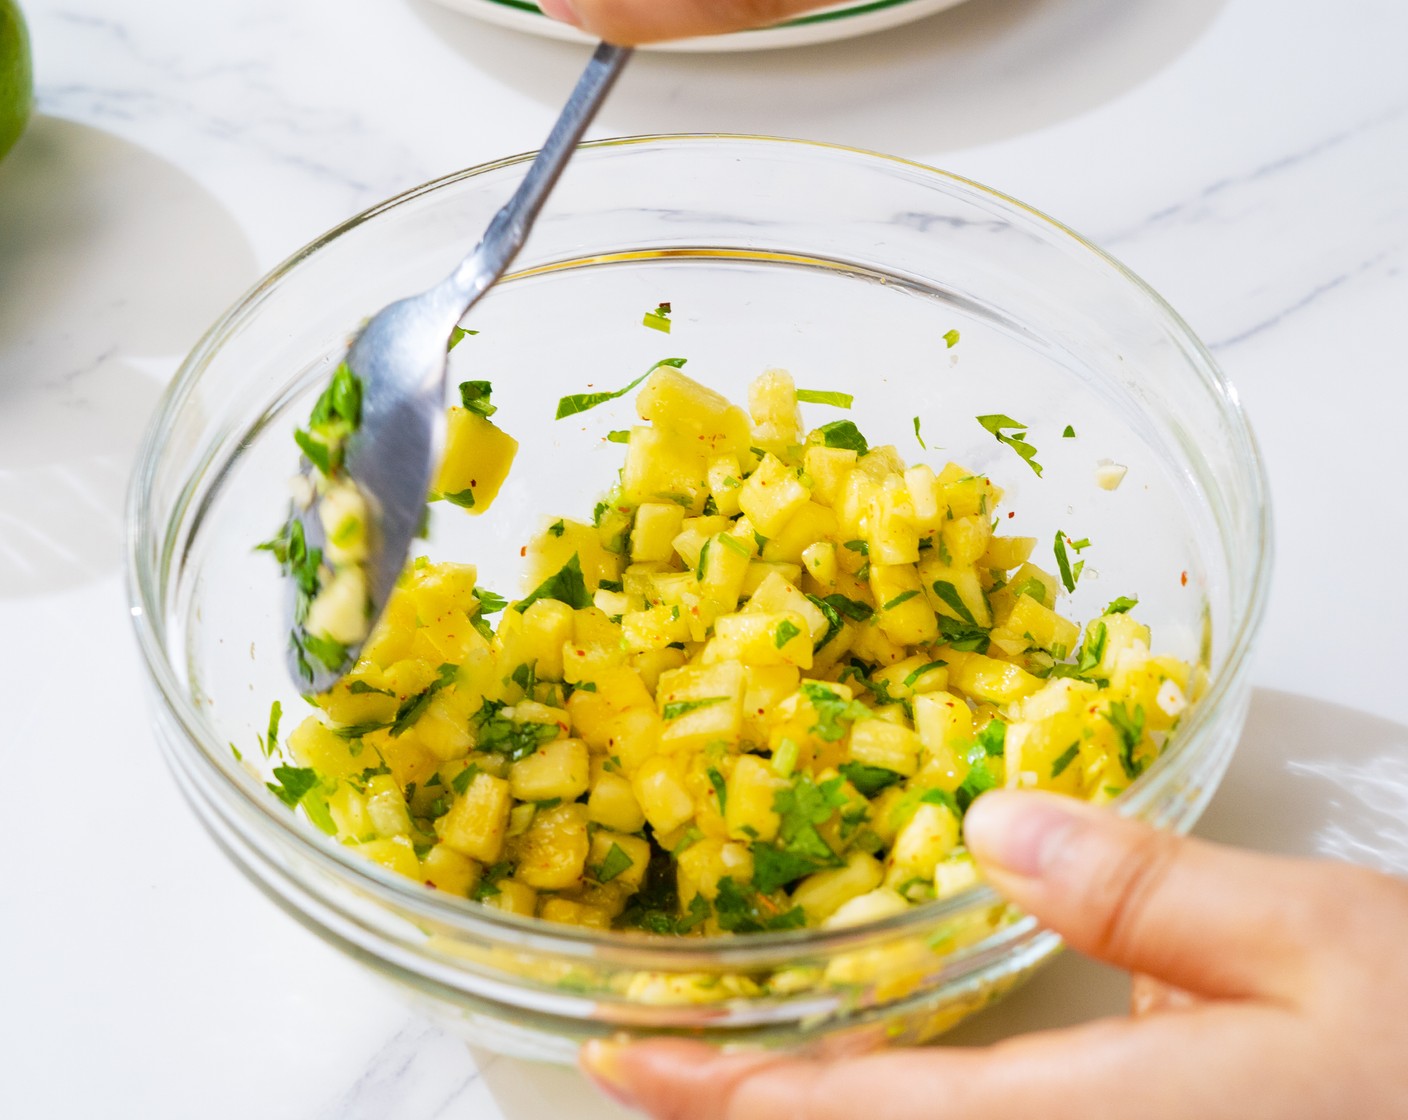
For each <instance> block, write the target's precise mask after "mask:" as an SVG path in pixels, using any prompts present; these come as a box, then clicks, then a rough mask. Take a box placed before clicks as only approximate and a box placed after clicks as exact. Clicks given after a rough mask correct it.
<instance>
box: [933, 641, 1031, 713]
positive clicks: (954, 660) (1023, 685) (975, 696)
mask: <svg viewBox="0 0 1408 1120" xmlns="http://www.w3.org/2000/svg"><path fill="white" fill-rule="evenodd" d="M945 656H946V657H947V658H948V662H949V666H948V679H949V685H950V687H951V688H954V689H956V690H957V691H959V692H961V693H963V694H964V695H965V696H967V697H968V698H969V699H971V700H977V701H979V702H987V703H990V704H1010V703H1011V702H1012V701H1014V700H1020V699H1022V697H1024V696H1030V695H1032V693H1034V692H1037V691H1039V690H1040V689H1041V686H1042V683H1043V682H1042V680H1041V678H1040V677H1035V676H1032V674H1031V673H1028V672H1027V671H1026V670H1025V669H1023V668H1022V667H1021V666H1019V665H1013V664H1012V663H1011V662H1010V661H1001V660H999V659H998V658H995V657H985V656H984V655H983V654H980V653H959V652H957V651H949V652H947V653H946V654H945Z"/></svg>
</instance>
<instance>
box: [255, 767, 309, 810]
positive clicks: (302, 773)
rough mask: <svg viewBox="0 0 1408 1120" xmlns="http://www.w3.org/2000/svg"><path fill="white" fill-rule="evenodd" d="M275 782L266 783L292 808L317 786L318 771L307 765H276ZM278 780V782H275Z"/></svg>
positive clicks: (275, 794)
mask: <svg viewBox="0 0 1408 1120" xmlns="http://www.w3.org/2000/svg"><path fill="white" fill-rule="evenodd" d="M274 779H275V781H274V782H267V783H265V784H266V785H268V787H269V789H270V790H271V791H272V792H273V794H274V796H276V797H277V798H278V799H279V800H280V801H282V802H283V803H284V804H285V805H287V806H288V807H289V808H290V809H292V808H293V807H294V806H296V805H297V804H298V803H299V801H301V800H302V799H303V795H304V794H305V793H307V792H308V791H309V790H311V789H314V788H316V787H317V785H318V783H319V778H318V772H317V771H316V770H310V769H308V768H307V767H305V766H275V767H274ZM275 782H277V784H275Z"/></svg>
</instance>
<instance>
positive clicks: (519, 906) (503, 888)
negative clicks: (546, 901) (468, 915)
mask: <svg viewBox="0 0 1408 1120" xmlns="http://www.w3.org/2000/svg"><path fill="white" fill-rule="evenodd" d="M497 885H498V891H497V893H495V894H492V895H490V896H489V897H488V898H486V899H485V900H484V904H485V905H486V906H492V907H493V908H494V909H495V910H502V911H504V912H505V913H507V914H518V915H519V916H521V917H524V918H531V917H532V916H533V915H534V914H535V913H536V912H537V909H538V892H537V891H535V890H534V889H533V888H532V887H530V886H529V885H528V884H527V883H523V882H519V881H518V880H517V879H500V880H499V882H498V884H497Z"/></svg>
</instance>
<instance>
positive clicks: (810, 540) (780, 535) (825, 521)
mask: <svg viewBox="0 0 1408 1120" xmlns="http://www.w3.org/2000/svg"><path fill="white" fill-rule="evenodd" d="M836 528H837V526H836V515H835V514H834V513H833V512H832V511H831V510H830V509H829V508H827V507H826V506H823V505H818V504H817V503H816V502H812V501H809V502H807V503H806V504H805V505H803V506H802V507H801V508H800V509H798V510H797V512H796V513H794V514H793V515H792V517H791V518H789V519H788V521H787V523H786V524H785V525H783V527H782V528H781V529H780V530H779V531H778V532H777V533H776V535H774V536H772V537H770V538H769V539H768V542H767V544H765V545H763V559H764V560H781V561H785V562H786V563H789V564H800V563H802V562H803V560H802V553H804V552H805V551H806V550H807V549H808V548H809V547H811V546H812V545H814V544H816V543H817V542H818V541H825V540H830V539H831V538H834V537H835V536H836Z"/></svg>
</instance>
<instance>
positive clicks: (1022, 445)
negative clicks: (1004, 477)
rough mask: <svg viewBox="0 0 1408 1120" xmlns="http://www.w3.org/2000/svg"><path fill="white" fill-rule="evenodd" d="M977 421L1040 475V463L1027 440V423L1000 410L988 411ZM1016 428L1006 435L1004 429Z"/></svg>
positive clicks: (1034, 450)
mask: <svg viewBox="0 0 1408 1120" xmlns="http://www.w3.org/2000/svg"><path fill="white" fill-rule="evenodd" d="M977 420H978V423H979V424H981V425H982V426H983V427H984V428H986V429H987V430H988V431H989V432H991V433H992V434H993V436H994V437H996V439H997V442H998V443H1002V444H1006V445H1007V446H1008V447H1010V448H1011V449H1012V450H1013V451H1015V452H1016V453H1017V454H1018V455H1020V456H1021V457H1022V460H1023V462H1025V463H1026V464H1027V466H1029V467H1031V469H1032V470H1034V471H1035V472H1036V474H1037V477H1038V478H1040V477H1041V464H1040V463H1038V462H1037V461H1036V448H1035V447H1033V446H1032V445H1031V444H1030V443H1028V442H1027V439H1026V436H1027V425H1025V424H1023V423H1022V422H1021V421H1020V420H1013V419H1012V417H1010V416H1004V415H1003V414H1002V413H1000V412H995V413H990V414H988V415H986V416H979V417H978V418H977ZM1007 428H1013V429H1016V430H1015V431H1014V432H1013V433H1012V434H1011V435H1007V434H1005V432H1004V429H1007Z"/></svg>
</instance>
